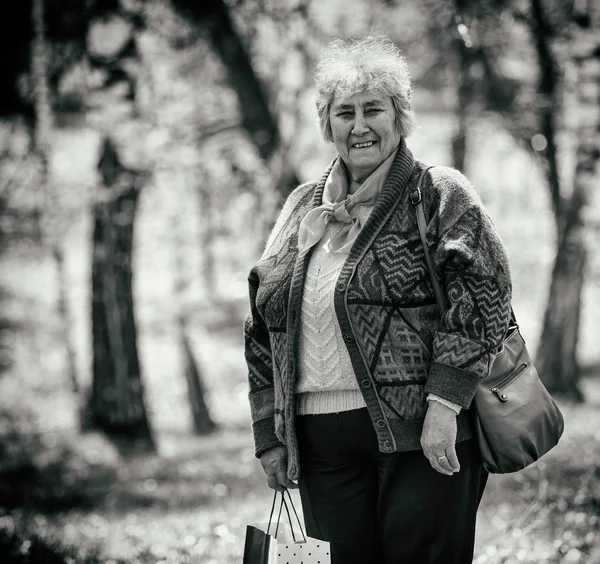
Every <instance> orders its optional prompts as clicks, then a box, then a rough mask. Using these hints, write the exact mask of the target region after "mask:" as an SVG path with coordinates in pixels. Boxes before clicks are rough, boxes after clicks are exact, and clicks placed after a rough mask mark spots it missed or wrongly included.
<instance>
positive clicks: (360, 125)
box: [352, 112, 369, 137]
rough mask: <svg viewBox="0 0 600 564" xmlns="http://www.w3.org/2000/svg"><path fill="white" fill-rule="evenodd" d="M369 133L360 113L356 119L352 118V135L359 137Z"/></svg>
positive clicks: (363, 117)
mask: <svg viewBox="0 0 600 564" xmlns="http://www.w3.org/2000/svg"><path fill="white" fill-rule="evenodd" d="M368 131H369V127H368V125H367V120H366V119H365V116H364V115H363V113H362V112H357V114H356V117H355V118H354V126H353V127H352V133H353V134H354V135H356V136H357V137H358V136H361V135H364V134H365V133H367V132H368Z"/></svg>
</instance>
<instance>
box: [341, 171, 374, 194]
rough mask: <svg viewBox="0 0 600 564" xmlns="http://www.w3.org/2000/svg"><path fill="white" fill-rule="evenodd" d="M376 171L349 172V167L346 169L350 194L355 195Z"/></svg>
mask: <svg viewBox="0 0 600 564" xmlns="http://www.w3.org/2000/svg"><path fill="white" fill-rule="evenodd" d="M374 170H375V169H373V170H369V171H364V170H361V171H353V170H352V171H351V170H348V167H346V171H347V178H348V194H354V192H356V191H357V190H358V189H359V188H360V187H361V186H362V184H363V182H364V181H365V180H366V179H367V178H369V176H371V174H372V173H373V172H374Z"/></svg>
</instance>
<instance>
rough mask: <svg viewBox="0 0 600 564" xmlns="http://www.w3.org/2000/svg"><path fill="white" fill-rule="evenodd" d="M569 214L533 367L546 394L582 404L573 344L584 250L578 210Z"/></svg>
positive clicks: (580, 289)
mask: <svg viewBox="0 0 600 564" xmlns="http://www.w3.org/2000/svg"><path fill="white" fill-rule="evenodd" d="M571 214H572V217H571V221H570V222H569V223H572V226H570V227H569V228H568V229H565V232H564V236H563V239H562V240H561V241H560V242H559V245H558V251H557V253H556V261H555V263H554V269H553V271H552V282H551V284H550V295H549V297H548V302H547V306H546V312H545V315H544V325H543V329H542V335H541V338H540V345H539V348H538V351H537V359H536V366H537V369H538V370H539V372H540V375H541V377H542V379H543V381H544V384H545V385H546V387H547V388H548V390H549V391H550V393H552V394H557V395H561V396H564V397H567V398H569V399H572V400H575V401H582V400H583V395H582V393H581V391H580V390H579V387H578V385H577V381H578V380H579V372H580V371H579V363H578V361H577V343H578V341H579V324H580V317H581V315H580V313H581V292H582V289H583V283H584V274H585V264H586V250H585V244H584V238H583V226H582V224H581V221H580V219H581V218H580V215H581V214H580V210H579V209H577V208H575V209H573V210H572V211H571Z"/></svg>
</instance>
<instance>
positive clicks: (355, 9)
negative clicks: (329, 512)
mask: <svg viewBox="0 0 600 564" xmlns="http://www.w3.org/2000/svg"><path fill="white" fill-rule="evenodd" d="M2 10H3V15H2V17H1V18H0V43H1V44H2V53H4V55H3V57H2V59H1V61H0V68H1V73H0V81H1V85H0V260H1V268H0V555H2V562H19V563H30V562H53V563H63V562H64V563H66V562H71V563H72V562H90V563H95V562H106V563H109V562H110V563H121V562H129V563H156V562H169V563H171V562H173V563H175V562H178V563H179V562H181V563H185V562H190V563H195V562H201V563H206V564H216V563H219V564H223V563H225V564H229V563H239V562H241V554H242V550H243V542H244V533H245V526H246V524H247V523H252V522H257V521H262V522H264V521H265V520H266V519H267V518H268V512H269V509H270V503H271V492H270V491H269V490H268V488H267V486H266V481H265V479H264V476H263V473H262V470H261V469H260V466H259V464H258V462H257V461H256V459H255V458H254V455H253V447H252V438H251V432H250V416H249V408H248V405H247V393H248V387H247V383H246V368H245V364H244V358H243V342H242V325H243V319H244V316H245V314H246V312H247V286H246V277H247V273H248V271H249V269H250V267H251V266H252V265H253V264H254V262H255V261H256V260H257V258H258V256H259V255H260V253H261V251H262V248H263V246H264V243H265V238H266V235H267V233H268V232H269V229H270V227H271V226H272V224H273V221H274V218H275V217H276V214H277V210H278V208H279V207H280V205H281V203H282V201H283V199H284V198H285V196H286V195H287V194H288V193H289V192H290V190H292V189H293V187H294V186H295V185H297V183H298V182H303V181H307V180H311V179H315V178H317V177H318V176H320V174H321V172H322V170H323V169H324V168H325V166H327V164H328V163H329V162H330V160H331V159H332V158H333V157H334V149H333V146H332V145H330V144H327V143H325V142H324V141H323V140H322V138H321V137H320V135H319V132H318V129H317V125H316V110H315V106H314V98H315V95H314V88H313V82H312V71H313V65H314V61H315V59H316V57H317V56H318V54H319V52H320V51H321V50H322V49H323V48H324V46H325V45H327V43H328V42H329V41H330V40H331V39H332V38H334V37H347V36H350V35H360V34H365V33H368V32H369V31H378V32H384V33H386V34H388V35H389V37H390V38H391V39H392V40H393V41H394V42H395V43H396V44H397V45H398V46H399V47H400V48H401V49H402V50H403V51H404V53H405V55H406V57H407V60H408V64H409V67H410V69H411V73H412V78H413V81H414V89H415V90H414V106H415V109H416V111H417V114H418V116H419V120H420V121H419V128H418V129H417V131H416V132H415V133H414V134H413V135H412V136H411V137H410V138H409V139H408V145H409V148H410V149H411V150H412V151H413V153H414V155H415V156H416V158H418V159H421V160H423V161H425V162H426V163H428V164H442V165H450V166H455V167H457V168H458V169H460V170H461V171H463V172H464V173H465V174H466V175H467V176H468V177H469V179H470V180H471V181H472V182H473V184H474V185H475V187H476V189H477V190H478V191H479V193H480V194H481V197H482V199H483V201H484V203H485V204H486V206H487V208H488V210H489V212H490V214H491V216H492V218H493V220H494V222H495V223H496V226H497V228H498V230H499V232H500V234H501V236H502V238H503V240H504V242H505V245H506V247H507V250H508V253H509V258H510V261H511V266H512V274H513V284H514V301H513V306H514V309H515V312H516V315H517V318H518V320H519V322H520V325H521V329H522V332H523V334H524V336H525V338H526V340H527V341H528V345H529V347H530V350H531V351H532V352H533V353H535V358H536V365H537V367H538V369H539V371H540V373H541V375H542V378H543V379H544V382H545V383H546V386H547V387H548V389H549V390H550V391H551V392H552V394H553V396H554V397H555V399H556V400H557V401H558V403H559V405H560V407H561V409H562V410H563V412H564V415H565V419H566V430H565V434H564V436H563V438H562V440H561V443H560V444H559V446H558V447H557V448H556V449H554V450H553V451H552V452H551V453H549V454H548V455H547V456H546V457H544V458H543V460H541V461H539V462H538V463H536V464H535V465H533V466H532V467H530V468H528V469H526V470H525V471H522V472H519V473H517V474H511V475H506V476H492V477H491V479H490V482H489V486H488V489H487V492H486V494H485V496H484V499H483V502H482V508H481V512H480V519H479V523H478V531H477V548H476V557H475V562H476V563H478V564H483V563H489V564H492V563H493V564H496V563H512V562H526V563H541V562H549V563H563V562H564V563H590V564H592V563H595V564H598V563H599V562H600V523H599V515H600V409H599V408H600V330H599V329H598V326H599V325H600V251H599V250H598V247H599V245H598V243H599V242H600V237H599V234H600V206H599V205H598V199H599V196H600V183H599V172H598V170H599V168H598V160H599V158H600V2H598V1H597V0H456V1H451V0H327V1H318V0H200V1H198V0H195V1H194V0H170V1H167V0H22V1H20V2H17V3H13V4H11V10H10V12H9V9H8V5H5V6H3V8H2ZM294 496H295V494H294ZM295 499H296V500H297V499H298V498H297V497H296V496H295Z"/></svg>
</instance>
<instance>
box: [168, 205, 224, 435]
mask: <svg viewBox="0 0 600 564" xmlns="http://www.w3.org/2000/svg"><path fill="white" fill-rule="evenodd" d="M202 207H203V208H204V206H202ZM204 211H209V210H204ZM177 219H178V218H177V215H176V216H175V217H174V218H173V222H172V226H171V233H173V246H174V257H173V258H174V263H175V265H174V268H173V270H174V274H175V278H174V284H173V293H174V295H175V300H176V303H177V311H178V313H177V332H178V339H179V351H180V355H181V357H180V358H181V360H182V363H183V371H184V374H185V379H186V383H187V390H188V402H189V405H190V409H191V412H192V420H193V425H194V431H195V433H196V434H197V435H206V434H208V433H211V432H212V431H214V430H215V429H216V427H217V426H216V425H215V423H214V422H213V420H212V418H211V416H210V411H209V409H208V405H207V403H206V401H205V398H204V386H203V383H202V375H201V372H200V369H199V368H198V362H197V361H196V359H195V357H194V353H193V352H192V348H191V346H190V342H189V339H188V336H187V335H188V333H187V327H188V325H187V320H188V312H189V305H188V303H187V300H186V294H187V290H188V288H189V286H190V281H189V277H188V276H187V274H186V270H185V263H184V249H185V245H184V241H183V236H182V233H181V230H180V228H179V225H178V222H177ZM205 219H206V216H205ZM203 251H204V252H208V253H209V255H210V256H212V252H211V249H209V248H207V246H204V248H203Z"/></svg>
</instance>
